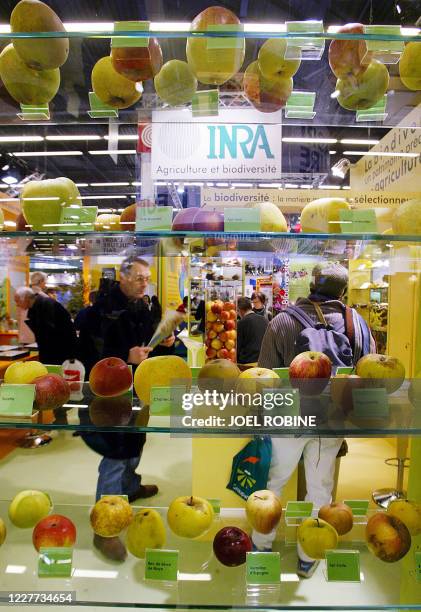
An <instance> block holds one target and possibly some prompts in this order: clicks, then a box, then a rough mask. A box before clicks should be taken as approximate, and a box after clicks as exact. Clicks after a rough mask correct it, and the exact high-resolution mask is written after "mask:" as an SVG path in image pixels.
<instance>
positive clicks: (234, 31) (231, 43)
mask: <svg viewBox="0 0 421 612" xmlns="http://www.w3.org/2000/svg"><path fill="white" fill-rule="evenodd" d="M207 31H208V32H215V33H221V34H226V36H209V37H208V38H206V46H207V49H208V50H210V49H242V48H243V47H244V37H243V36H242V33H243V32H244V24H242V23H238V24H237V23H225V24H222V25H209V26H208V27H207Z"/></svg>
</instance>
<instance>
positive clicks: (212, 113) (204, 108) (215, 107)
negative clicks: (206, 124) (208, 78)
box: [191, 89, 219, 117]
mask: <svg viewBox="0 0 421 612" xmlns="http://www.w3.org/2000/svg"><path fill="white" fill-rule="evenodd" d="M191 111H192V115H193V117H216V116H217V115H218V114H219V91H218V90H217V89H209V90H206V91H198V92H197V93H195V94H194V96H193V98H192V101H191Z"/></svg>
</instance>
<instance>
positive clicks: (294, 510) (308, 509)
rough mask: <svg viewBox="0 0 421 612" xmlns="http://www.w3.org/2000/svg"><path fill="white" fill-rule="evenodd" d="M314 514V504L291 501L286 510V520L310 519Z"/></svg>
mask: <svg viewBox="0 0 421 612" xmlns="http://www.w3.org/2000/svg"><path fill="white" fill-rule="evenodd" d="M312 512H313V502H306V501H289V502H288V503H287V507H286V510H285V516H286V518H308V517H309V516H311V513H312Z"/></svg>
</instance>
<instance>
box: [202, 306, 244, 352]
mask: <svg viewBox="0 0 421 612" xmlns="http://www.w3.org/2000/svg"><path fill="white" fill-rule="evenodd" d="M205 345H206V358H207V360H209V359H215V358H216V357H217V358H218V359H230V360H231V361H236V360H237V350H236V346H237V311H236V308H235V304H234V303H233V302H228V301H226V302H224V301H222V300H219V299H217V300H213V301H210V302H208V303H207V304H206V329H205Z"/></svg>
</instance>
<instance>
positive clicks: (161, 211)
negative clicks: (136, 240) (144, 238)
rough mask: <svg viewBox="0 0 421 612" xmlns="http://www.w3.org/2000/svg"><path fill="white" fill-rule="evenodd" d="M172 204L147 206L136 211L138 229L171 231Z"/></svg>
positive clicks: (139, 230)
mask: <svg viewBox="0 0 421 612" xmlns="http://www.w3.org/2000/svg"><path fill="white" fill-rule="evenodd" d="M172 213H173V211H172V206H145V207H144V208H143V207H138V208H137V211H136V231H137V232H152V231H164V232H169V231H170V230H171V226H172Z"/></svg>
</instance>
